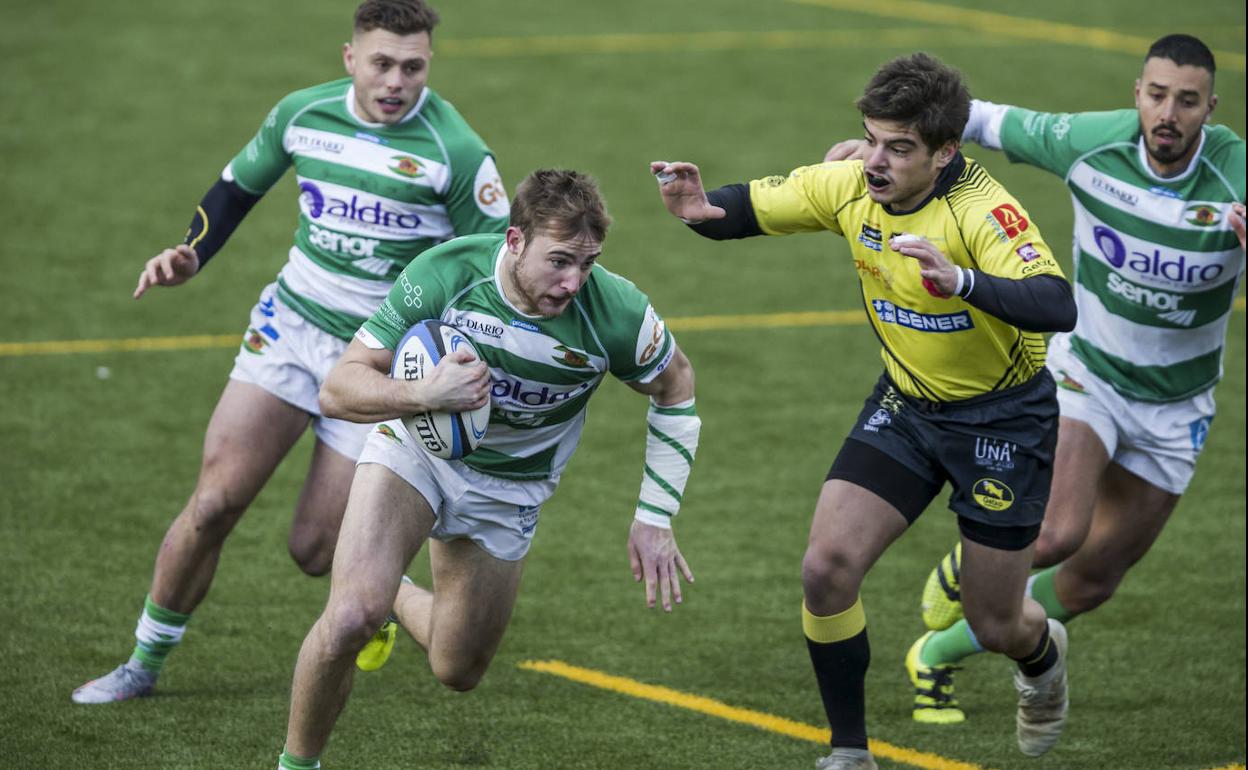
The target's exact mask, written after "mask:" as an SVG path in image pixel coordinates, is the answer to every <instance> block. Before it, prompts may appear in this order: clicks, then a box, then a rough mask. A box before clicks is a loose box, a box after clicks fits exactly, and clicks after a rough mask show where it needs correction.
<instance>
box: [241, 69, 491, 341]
mask: <svg viewBox="0 0 1248 770" xmlns="http://www.w3.org/2000/svg"><path fill="white" fill-rule="evenodd" d="M354 102H355V92H354V89H353V87H352V85H351V80H350V78H345V79H343V80H336V81H333V82H331V83H324V84H322V85H319V86H313V87H312V88H307V89H304V90H302V91H296V92H295V93H292V94H290V95H289V96H287V97H285V98H284V99H282V100H281V101H280V102H278V104H277V106H276V107H274V108H273V110H272V111H271V112H269V115H268V117H267V118H265V120H264V124H263V125H262V126H261V127H260V130H259V132H257V133H256V136H255V138H253V139H252V140H251V142H250V143H248V145H247V146H246V147H244V148H243V151H242V152H240V153H239V154H238V156H237V157H235V158H234V159H233V160H232V161H230V164H229V165H228V166H226V168H225V171H224V172H223V173H222V176H223V177H224V178H225V179H226V180H227V181H233V182H235V183H237V184H238V185H239V186H240V187H242V188H243V189H245V190H247V191H248V192H251V193H254V194H256V195H262V194H264V193H265V192H266V191H268V189H269V188H270V187H272V186H273V185H274V184H275V183H276V182H277V180H278V179H280V178H281V177H282V174H284V173H285V172H286V169H287V168H289V167H290V166H292V165H293V166H294V167H295V175H296V180H297V182H298V184H299V192H300V195H299V228H298V230H296V231H295V243H294V246H293V247H292V248H291V249H290V259H289V261H288V262H287V263H286V265H285V266H284V267H283V268H282V271H281V274H280V275H279V276H278V296H280V297H281V299H282V301H283V302H284V303H286V304H287V305H289V306H290V307H292V308H294V310H295V311H297V312H298V313H299V314H300V315H302V316H303V317H305V318H307V319H308V320H309V321H311V322H312V323H313V324H315V325H316V326H318V327H319V328H321V329H323V330H325V331H326V332H329V333H330V334H333V335H335V336H337V337H340V338H342V339H350V338H351V335H352V334H353V333H354V332H355V330H356V329H357V328H359V326H360V324H361V323H363V321H364V319H365V318H367V317H368V316H370V315H372V313H373V311H374V310H376V309H377V305H378V304H380V303H381V300H382V299H383V298H384V297H385V296H386V292H388V291H389V290H390V287H391V285H393V283H394V280H395V278H397V277H398V275H399V272H400V271H401V270H402V269H403V267H404V266H405V265H406V264H407V263H408V262H410V261H411V260H412V258H413V257H415V256H416V255H417V254H420V253H421V252H422V251H424V250H425V249H427V248H429V247H430V246H434V245H436V244H439V243H442V242H443V241H447V240H450V239H451V238H454V237H455V236H456V235H468V234H472V233H484V232H503V231H504V230H506V229H507V214H508V210H509V205H508V202H507V193H506V189H505V188H504V187H503V183H502V181H501V180H500V179H499V175H498V170H497V167H496V166H495V163H494V158H493V156H492V154H491V153H490V150H489V148H488V147H486V145H485V143H484V142H483V141H482V140H481V138H480V137H479V136H477V134H476V133H475V132H474V131H473V130H472V128H471V127H469V125H468V123H467V122H466V121H465V120H464V119H463V118H462V117H461V116H460V114H459V113H458V112H456V111H455V108H454V107H452V106H451V104H450V103H449V102H447V101H446V100H444V99H442V98H441V97H440V96H438V95H437V94H436V93H435V92H434V91H432V90H431V89H429V88H426V89H425V90H424V91H423V92H422V93H421V96H420V100H419V101H418V102H417V103H416V105H415V106H414V107H413V108H412V110H411V111H410V112H409V113H408V114H407V115H405V116H404V117H403V119H402V120H401V121H399V122H398V123H396V124H394V125H383V124H379V123H367V122H365V121H363V120H361V119H360V118H358V117H356V115H355V112H354V111H353V110H352V105H353V104H354Z"/></svg>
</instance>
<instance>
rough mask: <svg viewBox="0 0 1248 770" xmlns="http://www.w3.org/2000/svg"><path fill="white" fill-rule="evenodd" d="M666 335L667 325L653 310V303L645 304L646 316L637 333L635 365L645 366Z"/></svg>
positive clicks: (652, 357) (661, 344) (661, 345)
mask: <svg viewBox="0 0 1248 770" xmlns="http://www.w3.org/2000/svg"><path fill="white" fill-rule="evenodd" d="M666 336H667V327H666V326H665V325H664V323H663V319H662V318H660V317H659V314H658V313H656V312H654V306H653V305H646V316H645V319H644V320H643V321H642V322H641V331H639V332H638V334H637V358H636V360H637V365H638V366H645V365H646V364H648V363H650V362H651V361H652V360H653V359H654V354H655V353H657V352H659V350H660V349H661V348H662V347H663V340H664V338H665V337H666Z"/></svg>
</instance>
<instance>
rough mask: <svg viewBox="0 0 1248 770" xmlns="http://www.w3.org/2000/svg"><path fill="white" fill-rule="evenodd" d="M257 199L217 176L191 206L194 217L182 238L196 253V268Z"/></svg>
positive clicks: (205, 260) (215, 251)
mask: <svg viewBox="0 0 1248 770" xmlns="http://www.w3.org/2000/svg"><path fill="white" fill-rule="evenodd" d="M258 200H260V196H259V195H252V194H251V193H249V192H247V191H246V190H244V189H243V188H241V187H239V186H238V185H237V184H236V183H234V182H227V181H226V180H224V179H220V178H218V179H217V183H216V184H214V185H213V186H212V187H210V188H209V189H208V192H206V193H204V199H203V200H202V201H200V202H199V207H198V208H196V209H195V218H194V219H192V220H191V226H190V227H189V228H187V230H186V241H185V243H186V244H187V245H188V246H190V247H191V248H192V249H195V253H196V255H198V256H199V269H200V270H203V269H204V265H206V264H208V260H210V259H212V255H213V254H216V253H217V252H218V251H219V250H220V249H221V247H222V246H224V245H225V242H226V240H228V239H229V237H230V234H231V233H233V232H234V228H236V227H238V223H239V222H242V221H243V217H245V216H247V212H248V211H251V207H252V206H254V205H256V201H258Z"/></svg>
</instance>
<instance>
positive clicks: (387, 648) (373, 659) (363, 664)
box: [355, 615, 399, 671]
mask: <svg viewBox="0 0 1248 770" xmlns="http://www.w3.org/2000/svg"><path fill="white" fill-rule="evenodd" d="M398 631H399V623H398V619H397V618H395V617H394V616H393V615H391V616H390V617H388V618H386V622H385V623H382V624H381V628H379V629H377V633H375V634H373V638H372V639H369V640H368V643H367V644H365V645H364V649H362V650H360V653H359V654H358V655H356V656H355V666H356V668H358V669H359V670H361V671H376V670H377V669H379V668H381V667H382V666H384V665H386V661H387V660H390V653H391V651H393V650H394V639H395V637H396V636H397V635H398Z"/></svg>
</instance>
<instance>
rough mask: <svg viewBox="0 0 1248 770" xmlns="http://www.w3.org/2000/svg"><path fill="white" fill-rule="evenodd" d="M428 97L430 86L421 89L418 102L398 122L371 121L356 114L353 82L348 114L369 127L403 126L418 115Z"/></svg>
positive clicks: (348, 96) (348, 93)
mask: <svg viewBox="0 0 1248 770" xmlns="http://www.w3.org/2000/svg"><path fill="white" fill-rule="evenodd" d="M428 98H429V86H425V87H424V88H422V89H421V91H420V98H419V99H417V100H416V103H415V104H414V105H412V108H411V109H410V110H408V111H407V114H406V115H404V116H403V119H402V120H400V121H399V122H398V123H372V122H370V121H367V120H365V119H364V118H361V117H360V116H359V115H356V114H355V84H354V83H352V84H351V86H349V87H348V88H347V105H346V106H347V114H348V115H350V116H351V119H352V120H354V121H355V122H356V123H359V124H360V125H361V126H367V127H368V128H373V129H377V128H382V129H384V128H389V127H390V126H401V125H403V124H404V123H406V122H407V121H409V120H411V119H412V118H414V117H416V113H418V112H420V108H421V107H424V106H425V101H426V100H427V99H428Z"/></svg>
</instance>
